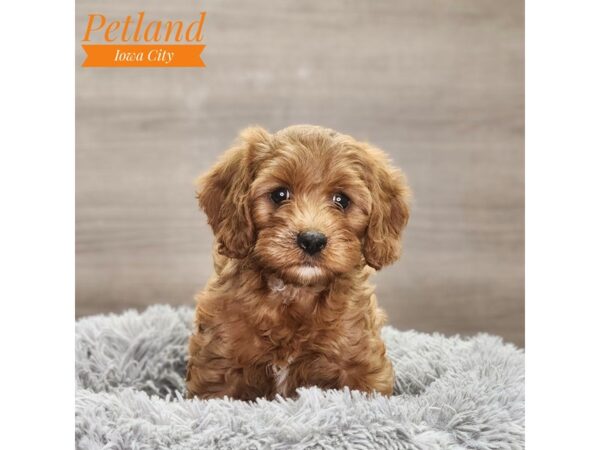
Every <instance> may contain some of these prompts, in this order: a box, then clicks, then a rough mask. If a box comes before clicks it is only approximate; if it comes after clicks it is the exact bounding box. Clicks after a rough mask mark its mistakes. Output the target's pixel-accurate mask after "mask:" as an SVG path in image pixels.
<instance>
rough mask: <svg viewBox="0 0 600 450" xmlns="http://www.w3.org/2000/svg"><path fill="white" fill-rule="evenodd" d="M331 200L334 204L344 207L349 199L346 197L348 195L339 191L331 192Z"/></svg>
mask: <svg viewBox="0 0 600 450" xmlns="http://www.w3.org/2000/svg"><path fill="white" fill-rule="evenodd" d="M332 200H333V203H335V205H336V206H339V207H340V208H342V209H346V208H347V207H348V205H349V204H350V199H349V198H348V196H347V195H346V194H342V193H341V192H338V193H337V194H333V199H332Z"/></svg>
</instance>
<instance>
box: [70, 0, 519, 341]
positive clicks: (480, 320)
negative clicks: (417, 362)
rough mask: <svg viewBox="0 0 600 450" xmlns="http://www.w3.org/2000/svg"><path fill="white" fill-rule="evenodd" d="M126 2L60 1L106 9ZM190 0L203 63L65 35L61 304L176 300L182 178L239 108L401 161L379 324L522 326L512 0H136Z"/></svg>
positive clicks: (186, 295)
mask: <svg viewBox="0 0 600 450" xmlns="http://www.w3.org/2000/svg"><path fill="white" fill-rule="evenodd" d="M141 8H142V6H140V3H139V2H137V3H134V2H127V1H125V2H124V1H117V0H102V1H99V0H95V1H82V2H77V19H76V20H77V36H78V40H79V39H80V37H81V36H82V34H83V28H84V26H85V23H86V20H87V14H89V13H92V12H98V11H100V12H102V13H104V14H106V15H107V16H108V17H112V18H120V17H121V18H122V17H123V16H125V15H127V14H134V13H135V12H137V11H138V10H139V9H141ZM143 9H144V10H145V11H146V13H147V15H153V14H154V15H156V16H158V15H161V16H163V17H165V18H171V19H180V18H182V17H195V15H196V14H197V12H198V11H199V10H206V11H207V12H208V14H207V18H206V22H205V44H206V45H207V48H206V50H205V52H204V54H203V59H204V60H205V62H206V64H207V68H206V69H89V68H86V69H84V68H81V67H79V65H80V64H81V62H82V61H83V59H84V55H83V52H82V50H81V48H80V46H79V45H77V48H76V52H77V62H78V67H77V69H76V71H77V79H76V84H77V85H76V89H77V90H76V102H77V104H76V108H77V110H76V124H77V136H76V145H77V156H76V165H77V168H76V178H77V179H76V183H77V185H76V220H77V224H76V233H77V236H76V240H77V242H76V244H77V245H76V249H77V255H76V275H77V285H76V299H77V300H76V311H77V315H78V316H82V315H87V314H93V313H98V312H107V311H115V312H117V311H121V310H124V309H127V308H131V307H134V308H143V307H145V306H147V305H150V304H153V303H171V304H174V305H184V304H187V305H192V304H193V295H194V293H195V292H196V291H197V290H199V289H200V288H201V287H202V286H203V284H204V283H205V281H206V279H207V278H208V276H209V275H210V273H211V270H212V266H211V259H210V247H211V241H212V234H211V233H210V229H209V228H208V226H207V225H206V219H205V217H204V216H203V215H202V214H201V213H200V212H199V211H198V209H197V205H196V203H195V199H194V187H193V180H194V178H195V177H196V176H197V175H198V174H199V173H200V172H202V171H204V170H206V169H207V168H208V167H209V166H210V165H211V164H213V162H214V161H215V159H216V157H217V156H218V155H219V154H220V153H221V152H222V151H223V150H224V149H226V148H227V147H228V146H229V144H230V143H231V141H232V140H233V139H234V138H235V136H236V134H237V132H238V131H239V130H240V129H241V128H243V127H245V126H247V125H249V124H261V125H263V126H265V127H266V128H268V129H270V130H271V131H274V130H277V129H280V128H283V127H285V126H287V125H290V124H297V123H313V124H319V125H324V126H328V127H331V128H335V129H338V130H340V131H342V132H345V133H348V134H351V135H353V136H355V137H357V138H360V139H366V140H369V141H371V142H372V143H374V144H376V145H377V146H379V147H381V148H382V149H384V150H386V151H387V152H388V153H389V154H390V155H391V156H392V158H393V160H394V161H395V162H396V164H398V165H399V166H401V167H402V168H403V169H404V171H405V172H406V173H407V175H408V177H409V180H410V183H411V185H412V187H413V190H414V196H415V203H414V208H413V214H412V217H411V221H410V223H409V227H408V231H407V233H406V236H405V245H404V248H405V251H404V255H403V257H402V259H401V261H400V262H399V263H397V264H396V265H394V266H392V267H391V268H387V269H385V270H383V271H382V272H381V273H380V274H378V275H377V276H376V282H377V285H378V296H379V299H380V303H381V304H382V306H383V307H384V308H385V309H386V310H387V312H388V314H389V318H390V323H391V324H393V325H394V326H396V327H399V328H402V329H407V328H415V329H417V330H424V331H428V332H431V331H439V332H442V333H448V334H454V333H463V334H472V333H477V332H490V333H494V334H499V335H501V336H503V337H504V338H506V339H507V340H509V341H512V342H514V343H516V344H518V345H521V346H522V345H523V344H524V332H523V331H524V313H523V309H524V308H523V304H524V242H523V241H524V211H523V210H524V149H523V146H524V144H523V122H524V73H523V59H524V58H523V57H524V55H523V2H522V1H514V0H505V1H502V2H499V1H496V0H457V1H453V2H447V1H442V0H418V1H417V0H414V1H407V0H401V1H397V0H389V1H380V2H360V1H333V2H320V1H316V0H315V1H309V2H295V1H291V0H289V1H278V2H269V1H253V2H242V1H241V0H238V1H229V0H228V1H218V2H217V1H205V2H202V3H198V2H191V1H183V0H176V1H172V2H168V3H167V2H159V1H158V0H152V1H145V2H144V4H143Z"/></svg>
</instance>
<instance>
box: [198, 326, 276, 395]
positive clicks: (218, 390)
mask: <svg viewBox="0 0 600 450" xmlns="http://www.w3.org/2000/svg"><path fill="white" fill-rule="evenodd" d="M211 344H212V343H208V344H206V343H205V342H204V339H203V337H202V336H201V335H198V334H195V335H192V336H191V338H190V359H189V360H188V364H187V375H186V384H187V394H188V397H190V398H192V397H199V398H220V397H224V396H228V397H230V398H234V399H239V400H254V399H256V398H258V397H268V398H270V397H272V396H273V395H274V393H273V383H272V381H271V378H270V376H269V375H268V370H269V369H268V368H267V365H266V364H253V365H240V364H238V363H236V362H235V358H233V357H232V356H229V355H224V354H223V346H222V345H221V346H217V345H214V346H213V345H211ZM214 347H218V349H219V351H215V348H214Z"/></svg>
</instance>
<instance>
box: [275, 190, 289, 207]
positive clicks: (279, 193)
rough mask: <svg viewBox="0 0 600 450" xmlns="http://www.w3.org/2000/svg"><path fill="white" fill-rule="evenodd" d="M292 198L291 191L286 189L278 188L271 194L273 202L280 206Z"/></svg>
mask: <svg viewBox="0 0 600 450" xmlns="http://www.w3.org/2000/svg"><path fill="white" fill-rule="evenodd" d="M289 198H290V190H289V189H288V188H284V187H278V188H277V189H275V190H274V191H273V192H271V200H273V203H275V204H276V205H279V204H280V203H281V202H283V201H284V200H288V199H289Z"/></svg>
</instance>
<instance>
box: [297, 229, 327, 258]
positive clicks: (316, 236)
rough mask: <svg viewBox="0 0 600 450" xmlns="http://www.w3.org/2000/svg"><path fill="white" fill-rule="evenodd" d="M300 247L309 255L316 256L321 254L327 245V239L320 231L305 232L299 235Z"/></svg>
mask: <svg viewBox="0 0 600 450" xmlns="http://www.w3.org/2000/svg"><path fill="white" fill-rule="evenodd" d="M296 242H298V247H300V248H301V249H302V250H304V251H305V252H306V253H308V254H309V255H314V254H315V253H318V252H320V251H321V250H323V248H325V245H327V237H326V236H325V235H324V234H323V233H319V232H318V231H303V232H302V233H298V238H297V239H296Z"/></svg>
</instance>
